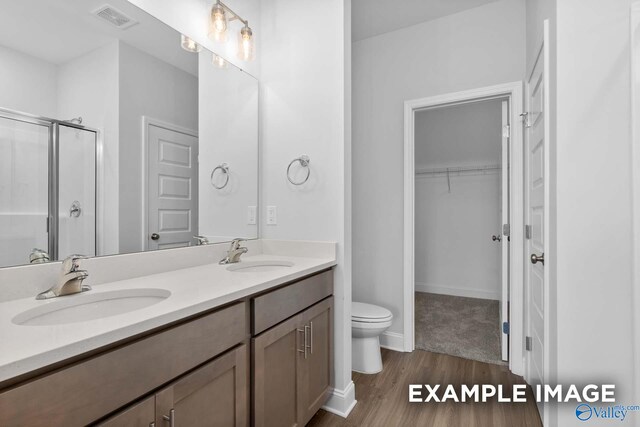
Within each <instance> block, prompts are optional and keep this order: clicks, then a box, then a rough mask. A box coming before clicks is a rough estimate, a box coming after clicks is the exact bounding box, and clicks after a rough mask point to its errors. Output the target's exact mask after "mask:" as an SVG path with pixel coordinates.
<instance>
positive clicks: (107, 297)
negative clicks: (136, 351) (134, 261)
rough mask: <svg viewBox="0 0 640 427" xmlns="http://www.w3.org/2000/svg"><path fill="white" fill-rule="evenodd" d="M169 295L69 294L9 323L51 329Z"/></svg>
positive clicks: (128, 291) (131, 292)
mask: <svg viewBox="0 0 640 427" xmlns="http://www.w3.org/2000/svg"><path fill="white" fill-rule="evenodd" d="M170 295H171V292H170V291H168V290H165V289H154V288H140V289H122V290H118V291H107V292H98V293H91V292H88V293H83V294H77V295H68V296H63V297H59V298H56V299H55V300H49V301H47V302H45V303H43V304H42V305H39V306H38V307H34V308H31V309H29V310H26V311H23V312H22V313H20V314H18V315H17V316H16V317H14V318H13V319H12V322H13V323H14V324H16V325H24V326H50V325H62V324H65V323H77V322H84V321H88V320H96V319H102V318H105V317H110V316H115V315H118V314H123V313H128V312H130V311H134V310H140V309H141V308H145V307H149V306H151V305H154V304H157V303H159V302H161V301H164V300H165V299H167V298H169V296H170Z"/></svg>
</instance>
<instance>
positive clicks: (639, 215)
mask: <svg viewBox="0 0 640 427" xmlns="http://www.w3.org/2000/svg"><path fill="white" fill-rule="evenodd" d="M630 14H631V19H630V35H629V37H630V46H631V49H630V51H631V58H630V59H631V75H630V80H631V81H630V84H631V154H632V155H631V158H632V160H631V161H632V165H631V174H632V177H633V182H632V203H633V215H632V216H633V224H632V226H633V260H634V261H633V287H632V297H633V302H632V304H633V310H632V312H633V329H632V330H633V331H634V334H635V337H636V339H635V340H634V353H635V357H634V360H636V361H637V360H638V357H640V340H639V339H638V338H637V337H638V336H640V313H639V312H638V311H639V310H640V261H639V260H638V255H640V118H639V115H640V80H638V79H637V78H636V77H635V76H637V75H639V74H640V1H637V2H635V3H632V4H631V12H630ZM634 372H635V375H634V392H635V400H636V401H637V400H638V399H640V362H636V364H635V369H634Z"/></svg>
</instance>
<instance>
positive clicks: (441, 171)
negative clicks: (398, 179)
mask: <svg viewBox="0 0 640 427" xmlns="http://www.w3.org/2000/svg"><path fill="white" fill-rule="evenodd" d="M501 169H502V167H501V166H500V165H488V166H459V167H448V168H435V169H416V175H419V176H438V175H443V176H446V175H447V174H448V175H454V174H455V175H462V174H487V173H490V172H493V171H500V170H501Z"/></svg>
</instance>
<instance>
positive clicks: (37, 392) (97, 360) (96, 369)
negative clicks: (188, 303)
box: [0, 303, 247, 427]
mask: <svg viewBox="0 0 640 427" xmlns="http://www.w3.org/2000/svg"><path fill="white" fill-rule="evenodd" d="M246 331H247V329H246V304H245V303H238V304H235V305H232V306H230V307H228V308H225V309H222V310H219V311H216V312H214V313H211V314H207V315H205V316H202V317H199V318H197V319H194V320H191V321H189V322H186V323H183V324H181V325H178V326H174V327H172V328H170V329H168V330H165V331H162V332H159V333H157V334H154V335H151V336H149V337H146V338H142V339H140V340H139V341H135V342H133V343H130V344H126V345H124V346H122V347H119V348H116V349H113V350H111V351H108V352H106V353H103V354H100V355H98V356H95V357H93V358H91V359H88V360H86V361H83V362H79V363H78V364H75V365H72V366H70V367H68V368H63V369H61V370H58V371H55V372H53V373H51V374H48V375H45V376H43V377H40V378H38V379H35V380H33V381H31V382H27V383H25V384H22V385H19V386H17V387H14V388H12V389H9V390H7V391H5V392H3V393H2V394H0V425H2V426H18V425H28V426H33V427H35V426H52V425H61V426H62V425H63V426H66V427H71V426H77V425H86V424H88V423H90V422H92V421H95V420H97V419H98V418H100V417H102V416H104V415H105V414H108V413H110V412H112V411H114V410H116V409H118V408H120V407H123V406H124V405H126V404H127V403H129V402H131V401H133V400H135V399H137V398H139V397H140V396H143V395H145V394H147V393H149V392H150V391H152V390H154V389H156V388H158V387H160V386H161V385H163V384H166V383H167V382H169V381H171V380H173V379H174V378H176V377H178V376H180V375H182V374H183V373H185V372H187V371H189V370H191V369H193V368H194V367H196V366H198V365H200V364H202V363H204V362H206V361H207V360H209V359H211V358H213V357H214V356H216V355H218V354H221V353H222V352H224V351H226V350H228V349H229V348H231V347H233V346H235V345H236V344H238V343H240V342H242V341H243V340H244V339H245V338H246Z"/></svg>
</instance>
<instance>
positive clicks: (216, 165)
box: [0, 0, 258, 267]
mask: <svg viewBox="0 0 640 427" xmlns="http://www.w3.org/2000/svg"><path fill="white" fill-rule="evenodd" d="M105 6H106V7H105ZM188 42H189V41H188V40H183V39H182V36H181V34H179V33H177V32H176V31H175V30H174V29H172V28H170V27H169V26H167V25H165V24H163V23H162V22H160V21H158V20H157V19H155V18H154V17H152V16H150V15H149V14H147V13H146V12H144V11H142V10H140V9H138V8H137V7H136V6H133V5H132V4H130V3H129V2H127V1H126V0H108V1H106V2H105V1H104V0H21V1H12V2H6V3H5V4H4V5H3V7H2V14H0V64H1V66H0V267H7V266H14V265H21V264H28V263H38V262H46V261H49V260H50V261H54V260H59V259H63V258H64V257H65V256H68V255H70V254H75V253H79V254H85V255H88V256H100V255H112V254H122V253H130V252H138V251H145V250H156V249H165V248H176V247H183V246H192V245H196V244H199V243H202V242H206V241H208V242H210V243H214V242H223V241H227V240H230V239H232V238H236V237H241V238H247V239H252V238H257V236H258V228H257V227H258V226H257V225H256V224H257V223H258V218H257V205H258V81H257V80H256V79H255V78H253V77H252V76H250V75H249V74H247V73H245V72H243V71H242V70H240V69H238V68H235V67H234V66H233V65H231V64H228V63H226V62H225V61H224V60H223V59H221V58H218V57H217V56H216V55H215V54H213V53H212V52H209V51H206V50H204V49H199V47H198V48H197V49H196V46H189V43H188ZM182 45H185V47H187V48H189V47H193V48H194V49H191V51H189V50H186V49H184V48H183V47H182ZM196 236H203V237H204V238H205V239H206V240H204V239H198V238H196Z"/></svg>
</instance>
